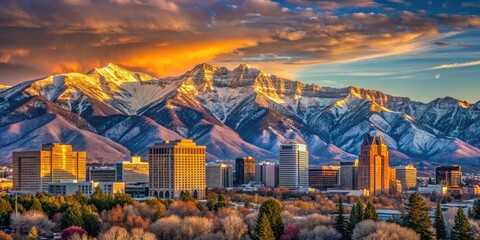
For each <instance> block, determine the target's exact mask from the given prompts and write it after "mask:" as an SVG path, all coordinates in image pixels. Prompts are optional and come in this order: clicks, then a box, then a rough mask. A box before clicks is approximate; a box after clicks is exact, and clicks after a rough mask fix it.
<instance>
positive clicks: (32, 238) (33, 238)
mask: <svg viewBox="0 0 480 240" xmlns="http://www.w3.org/2000/svg"><path fill="white" fill-rule="evenodd" d="M27 239H28V240H37V239H38V231H37V227H35V226H33V227H32V228H31V229H30V232H28V235H27Z"/></svg>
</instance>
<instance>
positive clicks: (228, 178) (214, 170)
mask: <svg viewBox="0 0 480 240" xmlns="http://www.w3.org/2000/svg"><path fill="white" fill-rule="evenodd" d="M205 168H206V178H207V180H206V181H207V188H209V189H212V188H222V187H223V188H229V187H233V167H232V166H230V165H227V164H211V163H209V164H207V166H206V167H205Z"/></svg>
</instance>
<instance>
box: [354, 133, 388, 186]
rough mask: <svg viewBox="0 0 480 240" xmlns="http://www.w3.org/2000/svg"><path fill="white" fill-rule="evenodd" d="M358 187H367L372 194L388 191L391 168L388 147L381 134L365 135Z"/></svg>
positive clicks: (359, 166)
mask: <svg viewBox="0 0 480 240" xmlns="http://www.w3.org/2000/svg"><path fill="white" fill-rule="evenodd" d="M357 183H358V188H359V189H366V190H368V191H369V193H370V195H377V194H380V193H388V192H389V189H390V183H391V178H390V168H389V157H388V147H387V145H386V144H385V143H384V141H383V138H382V137H381V136H370V135H369V134H367V136H366V137H365V139H364V141H363V143H362V146H361V150H360V156H359V157H358V180H357Z"/></svg>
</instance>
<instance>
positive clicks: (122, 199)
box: [113, 193, 133, 206]
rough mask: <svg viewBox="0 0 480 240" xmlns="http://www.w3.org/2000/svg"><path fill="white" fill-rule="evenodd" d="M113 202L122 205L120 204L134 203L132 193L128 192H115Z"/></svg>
mask: <svg viewBox="0 0 480 240" xmlns="http://www.w3.org/2000/svg"><path fill="white" fill-rule="evenodd" d="M113 202H114V205H115V206H116V205H120V206H125V205H127V204H128V205H132V204H133V198H132V197H131V196H130V194H126V193H115V195H114V197H113Z"/></svg>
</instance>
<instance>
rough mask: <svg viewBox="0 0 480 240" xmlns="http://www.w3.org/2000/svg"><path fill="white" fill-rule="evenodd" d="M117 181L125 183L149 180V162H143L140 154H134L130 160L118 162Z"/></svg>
mask: <svg viewBox="0 0 480 240" xmlns="http://www.w3.org/2000/svg"><path fill="white" fill-rule="evenodd" d="M116 175H117V177H116V181H117V182H125V183H137V182H144V183H147V182H148V162H142V158H141V157H140V156H138V155H135V156H132V159H131V160H130V161H119V162H117V163H116Z"/></svg>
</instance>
